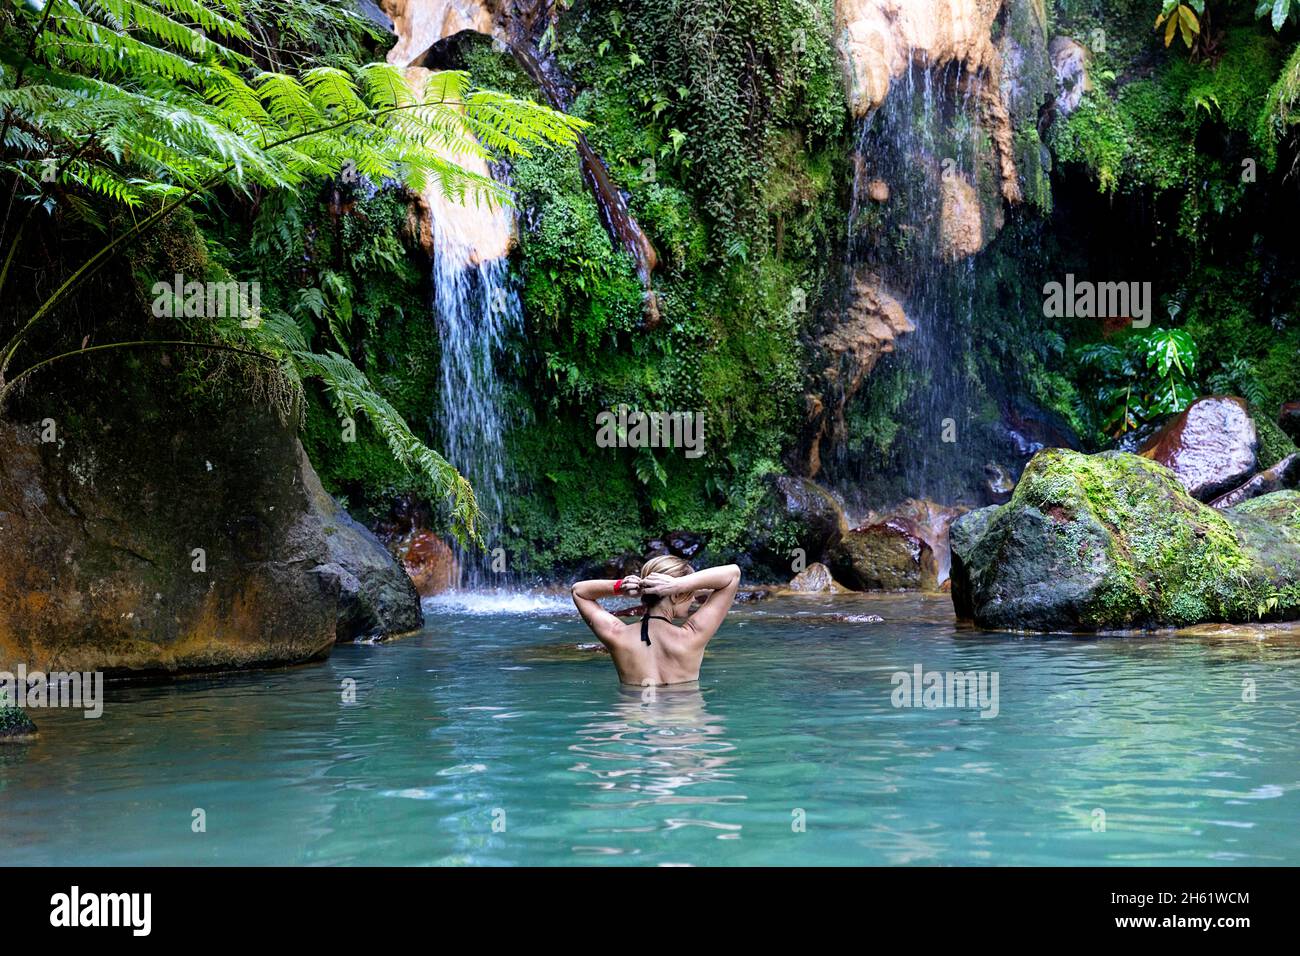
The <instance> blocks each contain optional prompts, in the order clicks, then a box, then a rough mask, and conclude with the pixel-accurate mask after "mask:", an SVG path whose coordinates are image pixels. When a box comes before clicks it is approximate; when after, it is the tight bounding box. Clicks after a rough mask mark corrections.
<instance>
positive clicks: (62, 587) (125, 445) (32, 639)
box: [0, 373, 420, 674]
mask: <svg viewBox="0 0 1300 956" xmlns="http://www.w3.org/2000/svg"><path fill="white" fill-rule="evenodd" d="M159 381H169V379H167V378H166V375H165V373H164V374H163V375H162V376H161V377H150V376H148V375H147V374H142V375H140V376H139V377H138V379H137V380H135V381H132V380H131V379H129V378H128V379H122V380H121V385H120V386H119V389H120V393H119V394H118V395H117V396H109V395H107V394H104V395H101V394H100V393H99V392H97V391H95V392H88V393H86V394H84V395H82V396H79V398H78V401H77V403H76V405H75V406H73V405H70V404H63V403H62V402H60V401H59V400H58V399H57V398H54V397H51V398H50V399H48V400H46V401H45V402H44V404H45V405H46V406H47V407H48V408H49V417H48V418H45V419H42V418H41V417H40V416H39V415H36V416H31V417H29V418H28V421H31V420H32V418H34V419H35V421H36V422H37V423H39V424H15V423H14V422H11V421H0V541H3V542H4V543H5V544H4V547H3V548H0V661H4V662H5V663H7V664H10V665H16V664H18V663H26V664H27V666H28V667H29V668H32V669H40V670H56V669H57V670H102V671H106V672H108V673H118V674H121V673H142V672H144V673H150V672H152V673H158V672H163V673H170V672H179V671H197V670H216V669H232V668H242V667H254V666H262V665H281V664H290V663H297V662H301V661H307V660H311V659H314V658H319V657H324V656H325V655H326V654H328V653H329V650H330V647H331V646H332V645H333V644H334V642H335V640H336V639H339V638H344V639H347V638H349V637H352V636H356V635H358V634H362V633H374V632H375V631H377V630H385V629H388V628H392V629H401V630H405V629H409V628H410V627H413V626H418V623H419V618H418V616H419V613H420V610H419V603H418V597H417V596H416V595H415V591H414V588H413V587H412V586H411V585H410V582H409V581H408V580H407V579H406V576H405V574H403V573H402V571H401V569H400V568H398V567H397V564H396V562H394V561H393V560H392V559H391V558H390V557H389V556H388V555H387V553H386V552H385V551H384V549H383V547H382V546H381V545H379V544H378V542H377V541H376V540H375V539H374V538H373V536H370V535H369V534H368V533H367V532H365V531H364V529H362V528H360V527H359V526H357V525H356V524H355V523H354V522H352V521H351V519H350V518H348V517H347V515H346V514H345V513H343V512H342V510H341V509H339V508H338V506H337V504H335V503H334V502H333V500H332V499H330V498H329V496H328V495H327V494H325V492H324V491H323V490H322V489H321V488H320V484H319V481H318V480H317V478H316V475H315V472H314V471H313V470H312V468H311V465H310V463H309V462H308V461H307V458H306V456H305V455H304V454H303V452H302V448H301V446H300V445H299V443H298V441H297V438H296V436H295V433H294V432H295V429H294V426H293V422H292V416H290V421H288V422H285V421H282V420H281V419H280V418H279V417H278V416H277V415H276V414H275V413H274V412H273V411H272V410H270V409H269V408H267V407H260V406H253V405H243V404H240V403H238V402H229V401H226V402H223V403H218V402H215V401H213V402H207V401H205V400H203V399H191V400H189V401H188V402H180V401H176V402H167V401H159V400H158V398H157V395H156V392H155V389H156V388H157V387H158V382H159ZM31 404H32V403H28V406H27V407H28V408H29V409H30V407H31Z"/></svg>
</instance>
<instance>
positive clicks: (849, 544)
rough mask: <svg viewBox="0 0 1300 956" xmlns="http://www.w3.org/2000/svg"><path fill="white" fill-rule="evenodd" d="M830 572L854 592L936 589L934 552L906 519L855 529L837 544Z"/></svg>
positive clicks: (833, 552) (887, 520)
mask: <svg viewBox="0 0 1300 956" xmlns="http://www.w3.org/2000/svg"><path fill="white" fill-rule="evenodd" d="M830 566H831V571H832V572H833V573H834V575H835V577H836V579H837V580H839V581H843V582H844V583H845V584H846V585H847V586H848V587H850V588H852V589H853V590H855V591H875V590H897V589H900V588H902V589H908V590H915V589H918V588H927V589H929V588H934V587H936V586H937V584H938V572H937V569H936V566H935V560H934V552H933V550H932V549H931V548H930V545H929V544H928V543H926V541H925V540H924V539H923V538H922V537H921V535H920V534H919V532H918V529H917V528H916V526H915V525H913V524H912V523H911V522H909V521H907V520H906V519H904V518H889V519H886V520H884V521H879V522H876V523H875V524H869V525H864V526H863V527H860V528H854V529H853V530H852V531H850V532H849V533H848V534H846V535H845V536H844V537H843V539H841V541H840V543H839V544H838V545H836V546H835V549H834V550H833V551H832V552H831V557H830Z"/></svg>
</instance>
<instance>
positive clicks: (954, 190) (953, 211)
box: [939, 174, 984, 262]
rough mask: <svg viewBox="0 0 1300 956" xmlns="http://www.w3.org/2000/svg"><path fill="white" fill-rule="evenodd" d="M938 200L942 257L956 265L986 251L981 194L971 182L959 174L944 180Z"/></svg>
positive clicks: (941, 182) (946, 177)
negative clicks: (983, 250)
mask: <svg viewBox="0 0 1300 956" xmlns="http://www.w3.org/2000/svg"><path fill="white" fill-rule="evenodd" d="M939 200H940V205H939V254H940V255H941V256H942V257H943V258H944V259H947V260H948V261H949V262H955V261H957V260H958V259H965V258H966V257H967V256H973V255H975V253H977V252H979V251H980V250H981V249H983V248H984V223H983V221H982V220H981V218H980V215H981V211H980V200H979V194H978V193H977V192H976V191H975V187H974V186H973V185H971V183H970V181H969V180H967V179H966V177H965V176H962V175H960V174H953V175H950V176H945V177H943V178H942V179H941V180H940V186H939Z"/></svg>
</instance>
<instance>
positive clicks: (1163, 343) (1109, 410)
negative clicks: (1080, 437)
mask: <svg viewBox="0 0 1300 956" xmlns="http://www.w3.org/2000/svg"><path fill="white" fill-rule="evenodd" d="M1199 356H1200V350H1199V348H1198V347H1197V345H1196V342H1195V340H1194V339H1193V338H1192V337H1191V335H1190V334H1188V332H1187V331H1186V330H1185V329H1159V328H1157V329H1150V330H1147V331H1145V332H1141V333H1137V334H1134V335H1131V336H1130V337H1128V338H1126V339H1124V340H1123V341H1122V342H1119V343H1112V342H1100V343H1094V344H1091V345H1085V346H1082V347H1080V348H1079V349H1078V350H1077V351H1076V354H1075V358H1076V360H1077V361H1078V363H1079V367H1080V369H1081V370H1082V373H1083V374H1082V377H1083V379H1084V381H1085V383H1086V385H1087V386H1088V387H1089V388H1090V394H1091V397H1092V400H1093V403H1094V409H1095V411H1096V414H1097V415H1098V416H1099V417H1098V423H1099V426H1100V428H1101V430H1102V431H1104V432H1106V433H1107V434H1109V435H1111V436H1115V437H1118V436H1120V435H1123V434H1124V433H1125V432H1128V431H1132V430H1133V429H1135V428H1138V427H1140V426H1141V425H1144V424H1146V423H1148V422H1150V421H1153V420H1155V419H1157V418H1160V417H1161V416H1164V415H1170V414H1174V413H1176V412H1181V411H1182V410H1183V409H1184V408H1186V407H1187V406H1188V405H1190V404H1191V403H1192V401H1193V400H1195V398H1196V396H1197V391H1196V388H1195V385H1194V379H1193V376H1194V375H1195V372H1196V363H1197V361H1198V359H1199Z"/></svg>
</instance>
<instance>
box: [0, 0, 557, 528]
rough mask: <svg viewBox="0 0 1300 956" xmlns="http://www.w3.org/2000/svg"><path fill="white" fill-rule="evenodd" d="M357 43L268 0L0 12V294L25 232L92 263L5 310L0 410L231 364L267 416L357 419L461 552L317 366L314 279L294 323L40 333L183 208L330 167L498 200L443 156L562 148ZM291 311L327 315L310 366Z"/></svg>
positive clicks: (249, 193) (495, 188) (319, 18)
mask: <svg viewBox="0 0 1300 956" xmlns="http://www.w3.org/2000/svg"><path fill="white" fill-rule="evenodd" d="M259 18H262V19H263V20H264V21H266V22H269V23H270V24H271V25H272V27H273V29H274V31H275V32H276V33H277V34H278V35H280V36H288V37H290V38H296V39H297V40H299V41H301V40H304V39H305V38H306V37H308V36H311V35H314V31H315V30H316V29H317V28H320V29H321V35H322V36H323V41H320V44H321V45H320V48H319V50H318V51H316V52H317V53H318V56H313V55H312V52H313V51H312V50H311V49H310V48H307V49H303V50H302V51H301V52H300V53H299V54H298V55H295V56H293V57H292V59H293V60H294V62H292V63H290V64H281V62H280V60H281V57H280V54H279V51H278V48H275V47H273V46H272V45H271V43H270V41H269V40H268V39H267V32H266V30H265V29H259V26H260V21H259ZM371 33H372V31H371V30H370V29H369V28H368V27H367V26H366V25H365V21H363V20H362V19H361V18H360V16H359V15H357V14H355V13H352V12H350V11H348V10H346V9H341V8H338V7H333V6H329V5H324V4H315V3H284V2H279V0H262V2H260V3H257V2H255V3H254V4H253V5H252V6H251V8H250V9H249V10H248V11H247V12H245V11H243V10H241V8H240V5H239V4H238V3H237V2H236V0H223V2H222V3H220V4H211V3H196V2H193V0H153V2H140V0H95V2H93V3H91V4H88V5H87V6H86V7H84V8H83V7H82V6H80V5H78V4H76V3H73V2H71V0H43V2H34V3H11V4H8V5H7V6H6V7H5V8H4V10H3V13H0V38H2V42H0V51H3V60H2V61H0V112H2V113H3V118H2V119H0V148H2V149H3V156H2V157H0V174H3V175H4V177H5V179H6V180H7V181H8V184H9V186H10V188H9V190H8V192H9V203H8V206H7V209H6V213H5V219H4V221H3V228H4V233H5V249H6V251H5V253H4V266H3V271H0V289H3V288H4V284H5V283H6V282H7V281H8V280H9V278H10V275H11V268H12V266H13V264H14V262H15V261H17V260H20V258H21V257H22V256H23V255H27V254H30V248H29V247H30V245H31V243H28V245H27V246H25V245H24V241H25V239H26V238H27V236H26V233H27V231H28V229H29V227H33V221H35V226H34V228H33V231H36V230H39V229H41V228H43V227H44V228H46V229H47V230H51V229H52V230H59V231H67V232H68V233H71V234H72V235H73V236H78V235H84V236H86V237H87V238H86V240H85V242H86V245H87V246H88V247H89V248H91V249H93V250H94V251H93V252H90V253H89V254H87V255H86V256H85V258H84V261H82V262H80V263H78V264H75V265H71V264H70V265H69V266H68V268H67V271H66V274H65V275H63V276H51V277H50V278H53V279H54V280H55V282H56V284H55V285H54V287H53V289H52V291H50V292H48V294H47V293H46V292H45V291H43V290H41V289H39V288H38V289H27V290H21V291H20V292H19V294H18V295H16V296H14V297H13V300H14V301H16V302H18V303H19V304H20V309H19V310H18V311H17V312H15V313H14V314H13V315H11V316H7V317H6V322H7V323H9V324H10V325H11V328H10V329H9V332H8V340H7V341H6V342H5V343H4V345H3V347H0V407H2V406H3V402H4V400H5V399H6V397H8V396H9V395H10V394H11V393H12V392H13V391H14V390H15V389H16V388H18V387H20V386H23V385H25V384H27V380H28V379H29V377H30V376H32V375H33V374H36V373H39V372H41V371H42V370H44V369H45V368H46V367H47V366H49V365H51V364H52V363H54V362H59V361H66V360H68V359H73V358H80V359H82V360H85V359H86V358H88V357H89V356H91V355H93V354H94V353H96V352H102V351H105V350H109V349H116V348H148V347H155V348H158V347H168V348H187V347H188V348H192V349H194V350H195V351H196V352H199V353H205V352H206V353H213V352H216V353H222V354H223V355H225V356H229V355H237V356H240V357H241V358H242V359H244V360H245V364H246V366H247V367H248V370H249V374H250V375H252V376H254V377H255V378H256V379H257V381H258V384H259V387H260V389H261V390H263V391H264V392H265V394H266V395H267V396H268V397H269V398H270V399H271V400H272V401H273V402H275V403H276V404H277V406H278V407H280V409H281V410H282V411H283V412H285V413H286V414H288V413H289V412H291V411H292V410H293V409H294V408H295V407H296V406H297V404H298V402H297V400H296V397H295V396H296V395H297V394H298V393H300V392H301V390H302V383H303V381H304V380H306V379H316V380H319V381H321V382H323V383H324V384H325V386H326V387H327V388H328V390H329V391H330V393H331V395H332V396H333V398H334V401H335V404H336V406H337V408H338V411H339V414H340V415H342V416H344V417H345V418H348V419H357V418H361V417H364V418H366V419H368V420H369V421H370V422H371V423H372V425H373V426H374V428H375V429H376V431H377V432H378V433H379V434H380V435H381V436H382V437H383V439H384V442H385V443H386V445H387V448H388V451H389V453H390V454H392V455H393V456H394V457H395V458H396V459H397V460H398V461H399V462H401V463H402V464H403V465H404V466H406V467H407V468H408V469H410V470H412V471H414V472H416V473H418V474H419V475H420V476H421V478H422V480H423V481H424V482H425V486H426V488H427V490H428V491H429V493H430V494H432V495H433V496H434V497H436V498H438V499H441V500H445V501H447V502H448V503H449V505H450V511H451V515H452V529H453V531H454V532H455V533H456V534H457V535H458V536H461V537H462V538H473V537H476V536H477V531H476V528H475V522H476V520H477V507H476V504H475V500H474V493H473V490H472V489H471V488H470V487H469V485H468V483H467V482H465V481H464V479H463V478H461V477H460V476H459V475H458V474H457V473H456V472H455V470H454V469H453V468H452V467H451V466H450V465H448V464H447V462H446V461H445V460H444V459H442V458H441V457H440V456H439V455H438V454H437V453H436V452H434V451H432V450H431V449H429V448H428V447H427V446H425V445H424V444H423V443H422V442H421V441H420V440H419V439H418V438H417V437H416V436H415V435H414V434H413V433H412V432H411V430H410V429H409V427H408V426H407V425H406V423H405V421H404V420H403V419H402V418H401V416H400V415H398V414H397V412H396V411H395V410H394V409H393V407H392V406H391V404H390V403H389V402H388V401H387V400H385V399H384V398H383V397H382V396H381V395H379V394H378V393H377V392H375V390H374V389H373V387H372V386H371V385H370V383H369V382H368V381H367V380H366V378H365V376H364V375H363V374H362V373H361V372H360V371H359V370H358V369H357V368H356V366H355V365H354V364H353V363H352V362H351V360H350V359H349V358H348V357H347V356H346V355H344V354H341V353H340V351H337V349H343V350H344V351H346V344H345V343H344V342H343V341H342V339H341V336H340V335H339V334H338V328H339V323H338V321H335V320H340V319H341V320H346V309H345V308H344V305H343V304H344V302H346V301H347V290H346V289H345V288H344V287H343V284H342V283H341V281H338V280H337V279H332V278H330V277H329V276H326V277H323V278H322V285H321V286H318V287H316V288H315V289H314V291H315V293H316V298H315V299H314V300H311V301H308V300H307V298H306V294H307V293H309V292H311V291H313V290H312V289H310V288H309V289H304V290H299V294H298V297H297V301H296V302H295V303H294V306H297V307H296V308H294V307H286V303H284V302H282V301H281V297H280V296H273V297H272V300H271V301H270V302H268V303H267V306H268V307H267V309H266V311H265V312H264V313H263V314H259V315H252V316H245V315H238V316H228V315H225V314H224V313H225V311H226V309H225V308H223V309H222V310H221V311H222V312H223V314H222V315H221V316H220V317H217V316H213V315H195V314H191V312H190V310H188V309H186V310H185V313H186V314H185V316H184V317H185V318H202V319H207V320H209V321H206V322H202V323H181V326H180V327H174V328H173V329H172V330H171V331H170V332H169V333H167V334H165V336H160V335H141V334H138V333H137V334H134V335H131V336H130V338H127V339H122V340H117V341H112V340H110V341H107V342H104V341H99V340H98V336H95V335H94V334H93V333H92V334H91V335H87V336H85V337H84V338H83V339H82V340H81V344H80V345H79V346H77V345H76V344H75V343H76V338H74V337H73V336H70V335H66V334H62V333H63V332H64V330H61V329H59V328H58V327H57V326H58V319H59V311H58V310H59V308H60V306H62V305H64V304H65V302H66V301H67V300H68V299H69V298H70V297H71V296H72V295H74V294H75V293H76V292H77V290H78V288H79V287H80V286H81V285H82V283H84V281H85V280H86V279H87V278H89V277H90V276H92V275H93V274H94V273H95V272H96V271H98V270H99V269H101V268H103V267H104V266H105V265H106V264H107V263H108V262H109V261H110V260H111V259H113V257H114V256H115V254H118V253H123V252H128V251H129V250H130V247H131V245H132V243H133V242H135V241H136V240H137V239H139V238H141V237H146V236H149V235H150V233H151V231H152V230H156V229H158V228H160V227H164V226H166V225H168V224H169V220H170V219H171V217H173V216H174V214H175V213H176V212H177V211H178V210H179V209H181V208H183V207H185V206H186V205H188V204H190V203H197V202H200V201H206V200H215V199H219V198H226V197H228V196H232V195H233V196H234V197H247V198H251V199H253V200H254V201H261V200H263V199H266V198H267V197H271V199H270V202H271V204H272V206H273V207H274V206H275V205H276V197H279V196H281V195H282V194H285V193H288V194H290V195H295V194H297V193H299V192H301V191H304V190H308V189H310V188H311V186H312V184H313V183H315V182H317V181H319V179H320V178H321V177H327V176H331V175H336V174H339V173H340V172H342V171H343V170H345V169H347V170H348V171H349V172H351V173H352V174H353V175H354V177H355V176H358V175H359V176H364V177H366V178H367V179H369V180H372V181H380V180H383V179H384V178H386V177H397V178H400V179H401V181H402V182H404V183H405V184H406V185H407V186H409V187H410V188H413V189H420V188H423V187H424V186H425V185H426V183H429V182H436V183H438V184H439V185H440V187H441V188H442V190H443V191H444V192H445V193H446V194H447V195H449V196H453V197H457V198H463V197H466V196H468V195H471V194H474V195H478V196H481V197H483V198H484V199H485V200H486V201H493V202H501V201H505V199H506V198H507V197H506V195H505V193H504V192H503V190H502V188H501V186H500V185H499V184H498V183H497V182H496V181H495V180H493V179H491V178H489V177H484V176H481V175H476V174H474V173H471V172H468V171H467V170H466V169H464V168H462V166H461V165H460V163H458V162H457V160H456V157H458V156H460V155H466V154H478V155H483V156H495V155H498V154H514V155H519V156H526V155H528V152H529V147H530V146H536V145H538V144H561V145H571V144H572V143H573V142H574V139H575V135H576V130H577V128H578V126H577V124H575V122H574V121H572V120H570V119H569V118H567V117H564V116H562V115H560V114H558V113H555V112H553V111H551V110H549V109H547V108H545V107H541V106H538V105H536V104H534V103H532V102H531V101H523V100H515V99H512V98H510V97H506V96H502V95H499V94H495V93H491V92H487V91H483V90H474V89H472V88H471V87H470V85H469V82H468V77H467V76H466V75H465V74H464V73H458V72H452V71H447V72H442V73H439V74H436V75H435V76H434V77H433V78H431V79H430V81H429V83H428V85H427V86H426V87H425V88H424V89H423V90H418V91H417V90H413V89H412V88H411V87H410V86H409V85H408V84H407V82H406V80H405V78H404V77H403V75H402V73H401V72H400V71H399V70H397V69H396V68H394V67H391V66H389V65H387V64H384V63H379V62H359V60H358V59H357V58H356V57H355V56H354V55H353V54H356V53H359V52H360V50H361V47H360V44H361V41H362V39H363V38H366V37H369V36H370V35H371ZM282 65H283V69H280V68H279V67H281V66H282ZM449 157H450V158H449ZM288 225H289V223H287V222H283V223H281V228H284V227H287V226H288ZM96 234H98V235H96ZM61 238H62V237H61ZM389 252H390V254H391V250H389ZM185 278H186V281H187V283H188V282H201V281H203V280H208V281H222V280H224V279H225V278H226V277H225V276H219V275H216V276H214V275H203V276H199V275H194V274H190V275H188V276H186V277H185ZM322 290H325V291H322ZM23 293H26V294H23ZM326 293H328V295H329V296H331V297H332V298H331V301H330V302H328V304H327V303H326V302H325V300H324V298H323V297H324V295H325V294H326ZM304 304H305V305H306V306H307V307H308V308H307V309H306V310H304V308H302V307H303V306H304ZM312 306H315V308H312ZM194 311H195V312H198V311H200V310H194ZM155 312H157V309H155ZM168 312H170V310H168ZM309 312H311V313H314V317H315V318H316V319H318V320H319V319H321V318H322V317H323V316H324V315H325V313H326V312H328V315H329V318H330V319H331V321H330V323H329V327H330V331H331V332H332V333H333V335H332V341H327V349H326V350H325V351H321V352H317V351H314V350H313V348H312V341H313V339H316V338H319V336H317V335H315V329H314V328H313V326H312V324H311V322H310V321H309ZM155 317H156V318H157V317H159V316H157V315H155ZM218 319H220V320H218ZM139 324H140V325H143V322H141V323H139ZM51 325H53V326H55V328H54V329H52V330H51V329H49V328H48V327H49V326H51ZM92 340H93V344H91V343H92ZM34 345H35V346H36V347H35V348H33V346H34ZM42 347H43V348H42ZM15 359H17V360H18V364H15ZM227 364H229V363H227Z"/></svg>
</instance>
